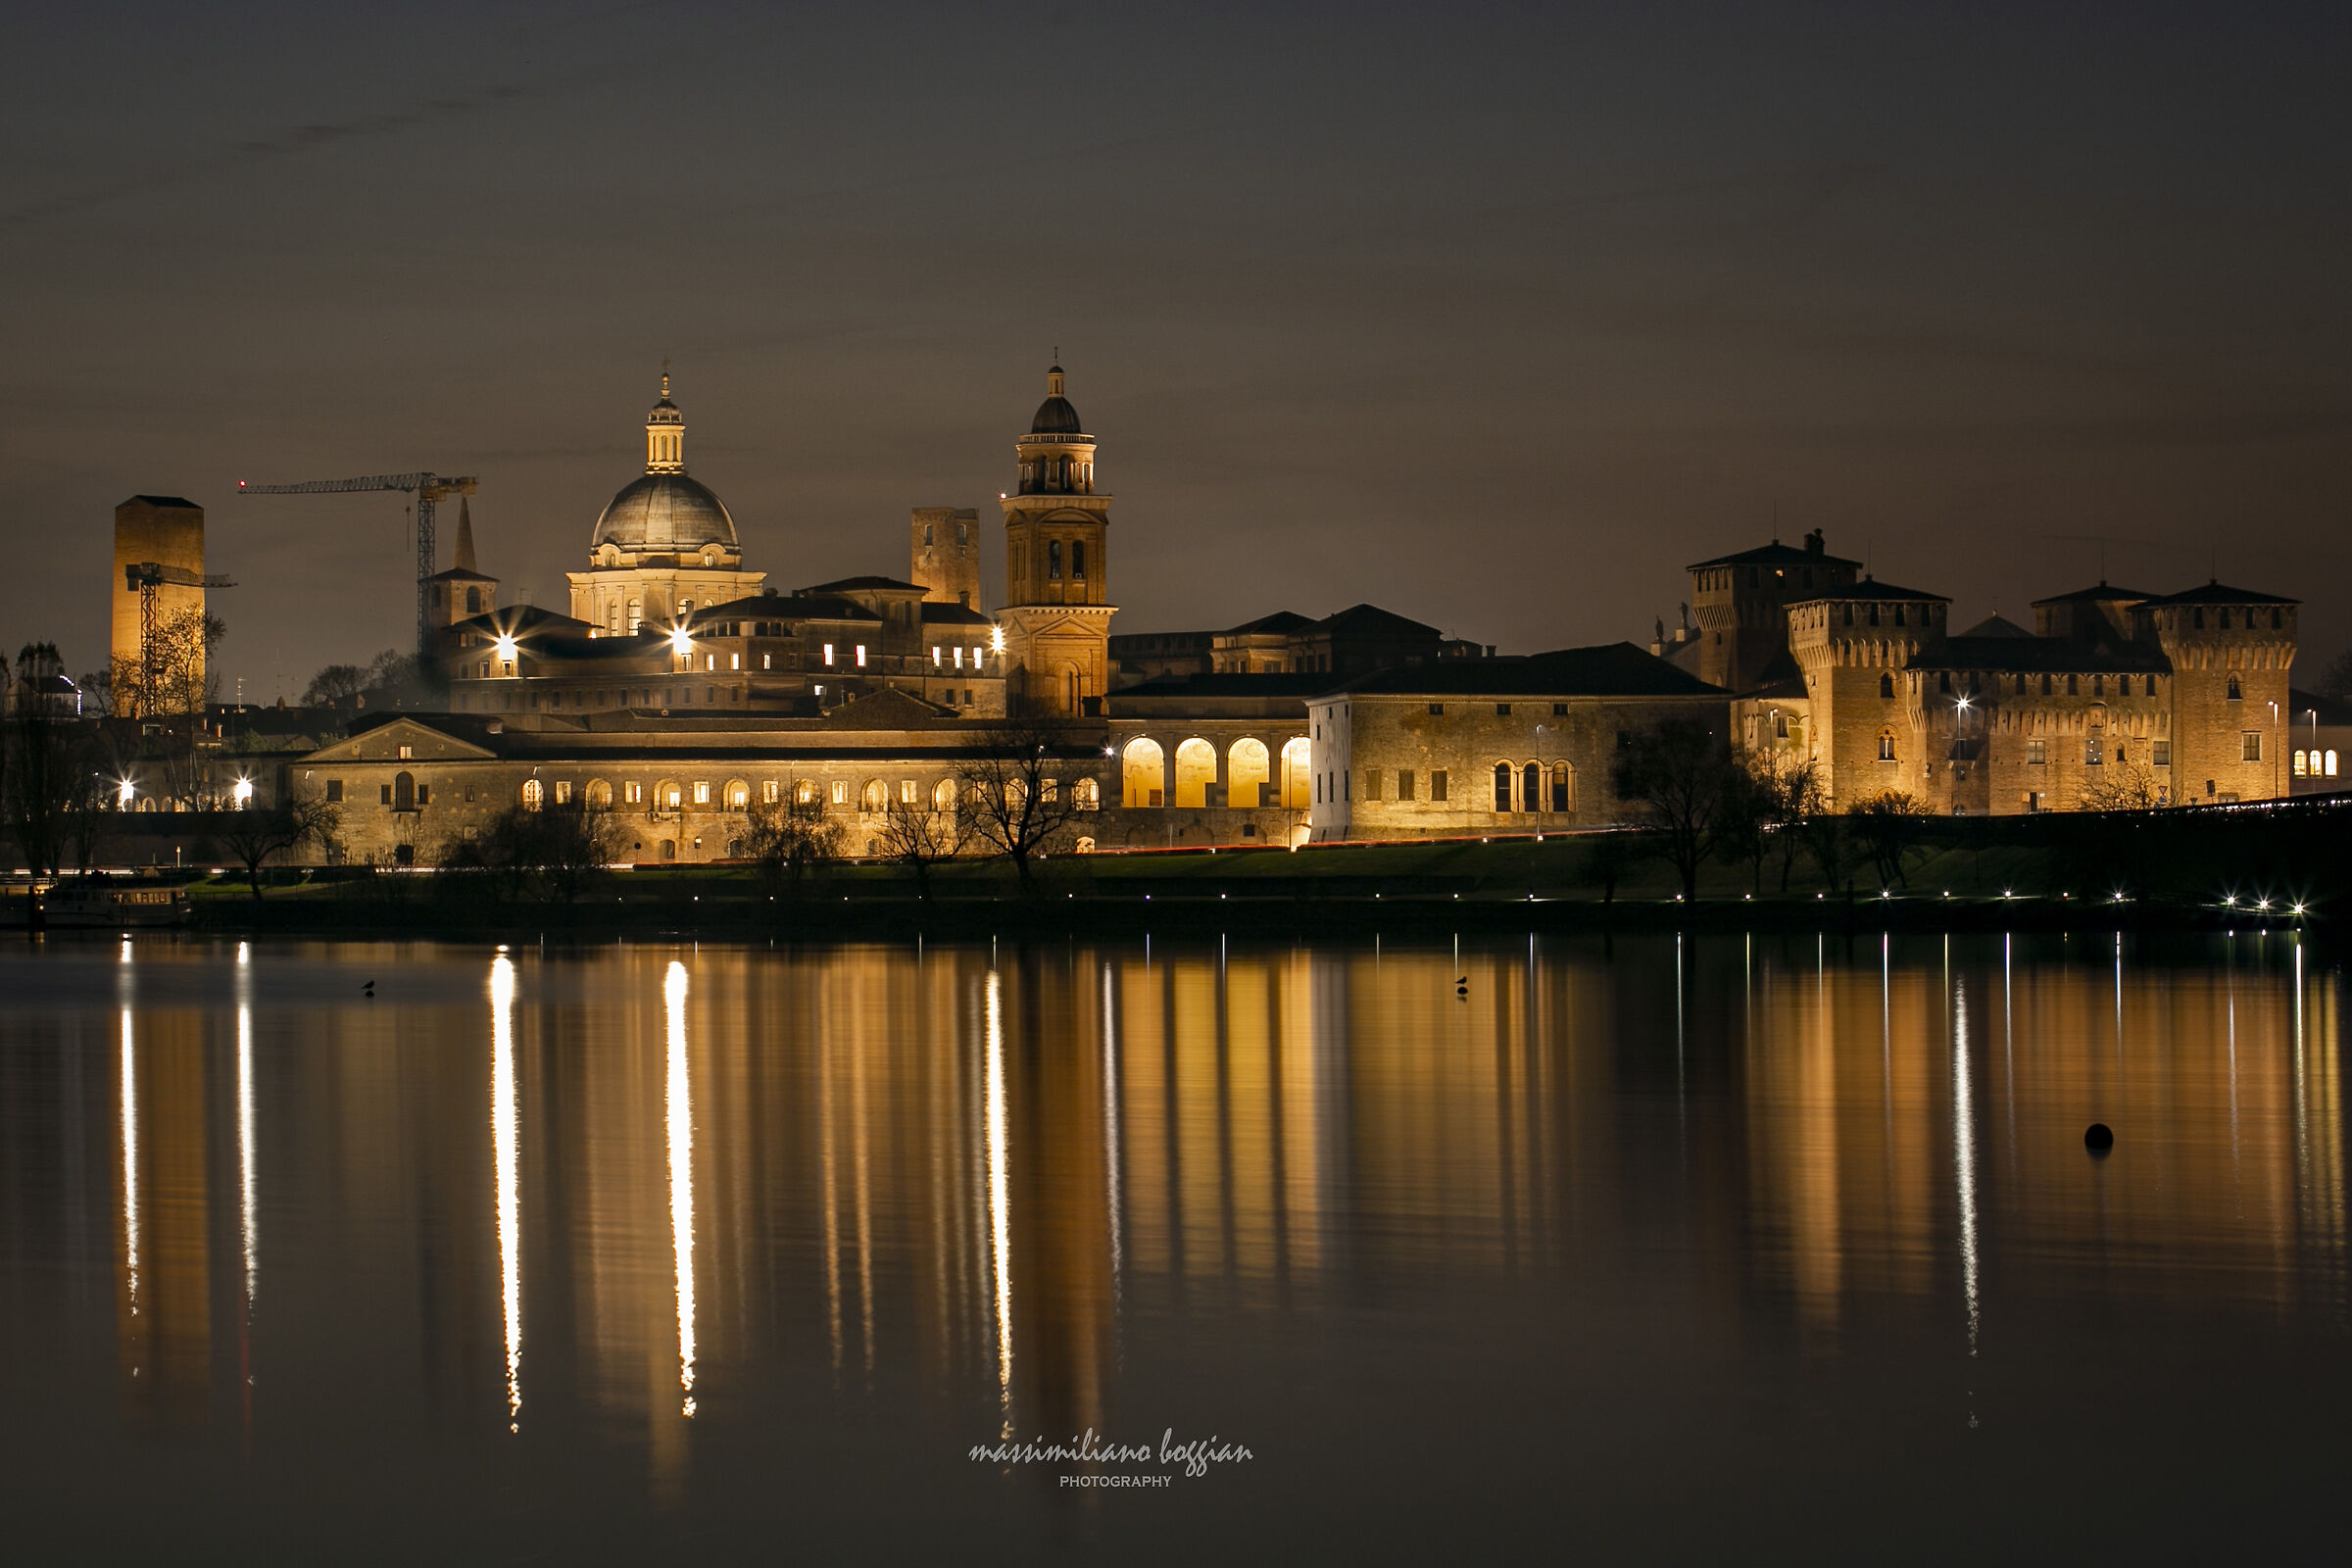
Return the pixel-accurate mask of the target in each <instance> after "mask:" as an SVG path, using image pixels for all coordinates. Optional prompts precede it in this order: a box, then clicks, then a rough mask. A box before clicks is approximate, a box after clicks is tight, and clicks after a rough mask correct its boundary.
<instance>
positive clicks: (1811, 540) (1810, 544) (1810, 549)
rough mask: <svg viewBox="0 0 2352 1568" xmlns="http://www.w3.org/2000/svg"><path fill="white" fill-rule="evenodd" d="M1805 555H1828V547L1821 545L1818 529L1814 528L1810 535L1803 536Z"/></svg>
mask: <svg viewBox="0 0 2352 1568" xmlns="http://www.w3.org/2000/svg"><path fill="white" fill-rule="evenodd" d="M1805 554H1806V555H1808V556H1826V555H1828V554H1829V547H1828V546H1827V545H1826V544H1824V543H1823V541H1822V537H1821V530H1820V529H1819V528H1816V529H1814V530H1813V531H1812V532H1811V533H1808V534H1806V535H1805Z"/></svg>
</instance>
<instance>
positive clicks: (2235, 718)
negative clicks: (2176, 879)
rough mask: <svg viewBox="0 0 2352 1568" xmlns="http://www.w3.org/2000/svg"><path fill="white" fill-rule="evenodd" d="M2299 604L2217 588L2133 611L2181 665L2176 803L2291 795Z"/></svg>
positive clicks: (2175, 684)
mask: <svg viewBox="0 0 2352 1568" xmlns="http://www.w3.org/2000/svg"><path fill="white" fill-rule="evenodd" d="M2298 608H2299V602H2298V601H2296V600H2293V599H2284V598H2280V597H2279V596H2278V595H2277V594H2265V593H2257V592H2255V591H2253V590H2251V589H2246V588H2232V587H2230V586H2229V585H2228V584H2226V583H2223V582H2219V581H2214V582H2208V583H2206V584H2205V586H2203V587H2201V588H2191V589H2189V590H2188V592H2186V593H2181V594H2169V595H2166V596H2165V597H2163V598H2161V599H2146V600H2142V601H2140V602H2139V603H2138V604H2137V605H2135V606H2133V607H2132V615H2133V617H2134V620H2135V622H2136V624H2137V629H2138V630H2139V633H2140V635H2141V636H2143V637H2145V638H2147V639H2150V640H2152V641H2153V642H2154V643H2155V644H2156V646H2157V647H2158V648H2160V649H2162V650H2163V652H2164V657H2165V659H2166V660H2167V661H2168V662H2170V663H2171V665H2172V675H2171V683H2172V689H2171V691H2170V693H2169V694H2168V695H2170V697H2171V698H2172V746H2173V749H2172V767H2171V782H2172V791H2173V794H2172V799H2173V801H2174V803H2175V804H2177V805H2181V806H2193V805H2195V804H2196V803H2198V802H2200V801H2217V800H2221V799H2224V798H2231V797H2233V798H2235V799H2237V800H2241V801H2259V800H2266V799H2268V798H2270V797H2272V796H2275V795H2284V794H2285V793H2287V775H2286V756H2285V752H2286V744H2287V741H2286V728H2287V725H2288V724H2289V723H2290V722H2291V721H2292V717H2293V715H2292V713H2291V711H2290V708H2291V704H2290V702H2289V699H2288V696H2287V672H2288V670H2289V669H2290V668H2292V667H2293V665H2294V662H2295V612H2296V610H2297V609H2298Z"/></svg>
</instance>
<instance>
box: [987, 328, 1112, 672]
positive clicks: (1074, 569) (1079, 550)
mask: <svg viewBox="0 0 2352 1568" xmlns="http://www.w3.org/2000/svg"><path fill="white" fill-rule="evenodd" d="M1063 375H1064V372H1063V370H1062V368H1061V367H1060V366H1059V365H1058V364H1056V365H1054V367H1053V368H1050V369H1048V370H1047V371H1046V401H1045V402H1043V403H1041V404H1039V405H1038V409H1037V417H1035V418H1033V419H1031V420H1030V421H1029V433H1028V434H1027V435H1024V436H1022V437H1021V438H1020V440H1018V441H1017V442H1015V443H1014V444H1013V455H1014V463H1015V475H1014V487H1013V489H1012V490H1011V492H1009V493H1008V494H1006V495H1005V496H1004V497H1002V498H1001V502H1002V505H1003V507H1004V509H1005V608H1003V609H1002V610H1000V611H998V612H997V623H998V624H999V625H1000V626H1002V627H1003V628H1004V630H1005V657H1006V660H1007V662H1008V665H1009V678H1010V681H1011V698H1012V702H1013V705H1014V707H1015V708H1016V709H1017V710H1018V711H1022V712H1026V713H1032V714H1037V715H1040V716H1052V717H1075V716H1077V715H1080V714H1088V713H1092V714H1100V713H1101V712H1102V708H1103V694H1104V693H1105V692H1107V691H1108V690H1109V689H1110V617H1111V616H1112V614H1114V613H1116V607H1115V606H1113V605H1112V604H1111V603H1110V593H1109V580H1110V559H1109V550H1108V541H1107V535H1108V533H1109V529H1110V496H1109V495H1108V494H1107V493H1105V492H1102V491H1098V490H1097V489H1096V488H1095V438H1094V437H1093V436H1091V435H1088V434H1086V433H1085V429H1086V427H1085V425H1084V424H1083V423H1082V422H1081V421H1080V420H1079V417H1078V411H1077V410H1076V409H1075V408H1073V407H1071V406H1070V400H1069V399H1068V398H1067V397H1065V396H1063V391H1062V382H1063Z"/></svg>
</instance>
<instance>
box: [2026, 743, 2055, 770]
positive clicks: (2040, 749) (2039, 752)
mask: <svg viewBox="0 0 2352 1568" xmlns="http://www.w3.org/2000/svg"><path fill="white" fill-rule="evenodd" d="M2049 760H2050V743H2049V742H2048V741H2028V742H2026V761H2027V762H2028V763H2029V764H2031V765H2033V766H2036V767H2042V766H2047V765H2048V763H2049Z"/></svg>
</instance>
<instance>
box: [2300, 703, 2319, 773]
mask: <svg viewBox="0 0 2352 1568" xmlns="http://www.w3.org/2000/svg"><path fill="white" fill-rule="evenodd" d="M2304 711H2305V712H2307V713H2309V714H2310V715H2311V757H2310V760H2309V764H2308V765H2309V766H2310V768H2311V776H2312V777H2313V778H2318V777H2319V776H2320V711H2319V710H2318V709H2316V708H2307V709H2305V710H2304Z"/></svg>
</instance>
